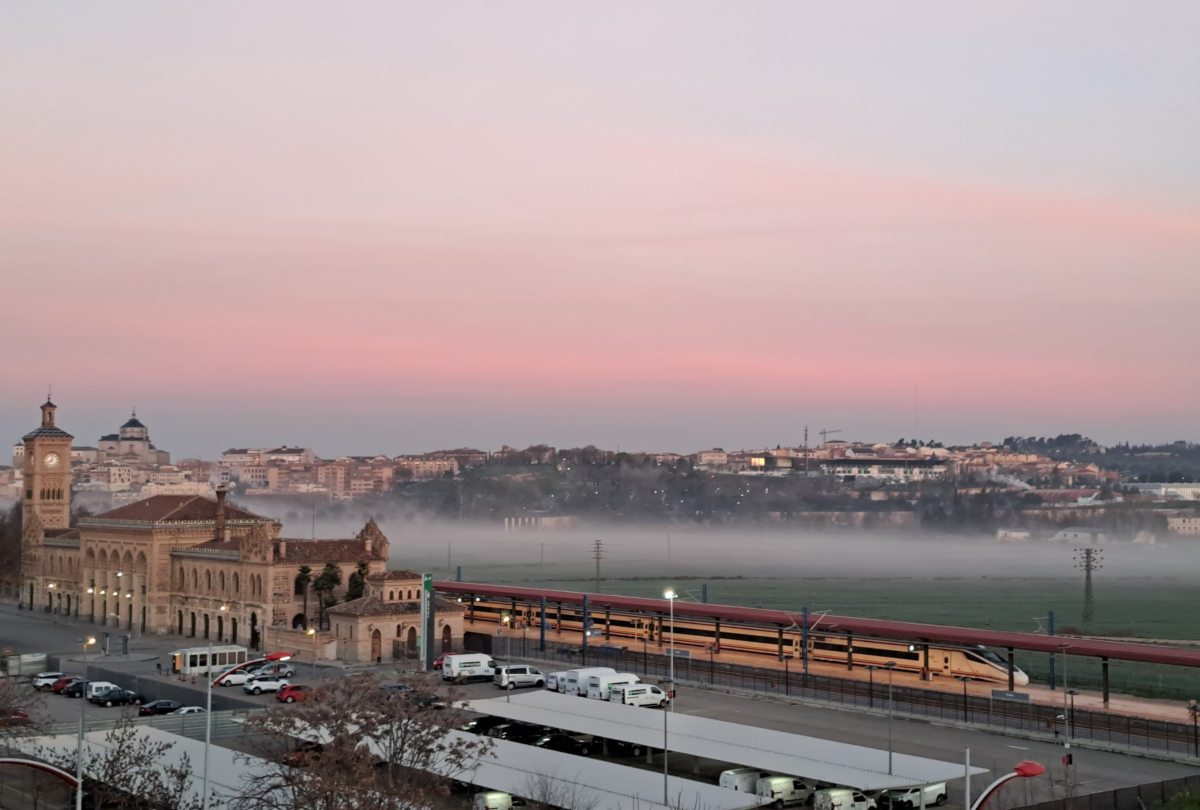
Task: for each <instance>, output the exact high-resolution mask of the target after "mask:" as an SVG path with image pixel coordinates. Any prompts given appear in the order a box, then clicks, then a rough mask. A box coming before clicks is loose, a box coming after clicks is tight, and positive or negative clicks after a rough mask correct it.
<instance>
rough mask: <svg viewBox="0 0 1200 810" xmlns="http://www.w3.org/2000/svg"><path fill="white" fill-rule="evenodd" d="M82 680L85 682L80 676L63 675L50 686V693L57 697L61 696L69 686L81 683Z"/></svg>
mask: <svg viewBox="0 0 1200 810" xmlns="http://www.w3.org/2000/svg"><path fill="white" fill-rule="evenodd" d="M81 680H83V679H82V678H80V677H79V676H78V675H63V676H62V677H61V678H59V679H58V680H57V681H55V682H54V683H52V684H50V691H51V692H53V693H54V694H56V695H57V694H60V693H61V692H62V690H64V689H66V688H67V687H68V686H70V685H71V684H73V683H75V681H81Z"/></svg>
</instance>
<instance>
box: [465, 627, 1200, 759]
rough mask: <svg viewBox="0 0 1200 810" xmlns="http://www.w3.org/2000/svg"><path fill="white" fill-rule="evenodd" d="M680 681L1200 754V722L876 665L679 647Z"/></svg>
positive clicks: (660, 668)
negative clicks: (934, 682) (770, 660)
mask: <svg viewBox="0 0 1200 810" xmlns="http://www.w3.org/2000/svg"><path fill="white" fill-rule="evenodd" d="M465 643H466V645H467V648H468V649H472V650H476V651H480V652H490V653H492V654H493V655H495V656H497V657H513V656H518V657H523V658H531V659H535V660H543V661H547V662H554V663H556V664H564V665H567V666H563V668H564V669H569V668H573V667H580V666H584V665H589V666H611V667H613V668H615V669H618V670H622V671H631V672H640V673H644V676H645V677H647V678H660V679H662V678H667V677H668V674H669V670H670V656H668V655H663V654H662V653H660V652H658V651H656V650H654V649H653V647H652V645H649V644H645V645H642V647H640V648H638V647H628V646H615V645H607V644H597V645H589V646H588V647H587V648H586V651H585V648H582V647H580V646H578V645H569V644H561V643H550V642H547V644H546V649H545V651H541V650H539V649H538V639H537V637H536V635H531V636H527V637H522V636H507V637H504V638H500V639H497V638H493V637H491V636H488V635H485V634H482V633H470V632H468V633H467V634H466V639H465ZM860 669H861V667H860ZM675 680H676V682H677V683H678V684H680V685H687V684H695V685H704V686H711V687H714V688H718V689H736V690H739V691H745V692H755V693H763V694H770V695H780V696H784V697H794V698H797V699H802V700H812V701H820V702H823V703H829V704H834V705H843V706H855V707H858V708H865V709H876V710H879V711H887V710H888V709H889V699H888V696H889V693H890V695H891V701H892V702H891V707H890V708H891V709H892V710H893V711H894V712H895V713H896V714H897V715H906V716H911V717H921V718H932V719H938V720H946V721H951V722H958V723H963V724H966V725H971V726H979V727H983V728H999V729H1005V730H1008V731H1012V732H1017V733H1019V734H1022V735H1029V736H1040V737H1045V738H1052V739H1059V740H1062V741H1064V742H1066V741H1067V740H1070V741H1072V742H1087V743H1092V744H1096V745H1101V746H1106V747H1111V748H1116V749H1128V750H1133V751H1144V752H1152V753H1156V754H1161V755H1165V756H1170V757H1175V758H1200V739H1198V735H1197V731H1198V730H1197V727H1196V725H1194V724H1188V723H1171V722H1167V721H1165V720H1148V719H1145V718H1140V717H1131V716H1127V715H1119V714H1111V713H1108V712H1096V711H1090V710H1085V709H1074V708H1073V707H1072V706H1071V703H1070V700H1069V699H1068V700H1067V702H1066V704H1065V705H1062V706H1051V705H1046V704H1038V703H1024V702H1017V701H1014V700H1006V699H998V698H993V697H982V696H979V695H971V694H962V693H957V692H945V691H940V690H934V689H920V688H914V687H911V686H902V685H896V684H891V685H889V683H888V676H887V674H886V672H885V671H884V670H878V671H875V672H874V673H873V674H872V675H870V676H869V677H868V679H867V680H858V679H851V678H836V677H830V676H828V675H812V674H809V675H805V674H804V672H803V665H802V663H801V662H800V661H798V660H792V661H787V662H785V667H784V668H783V669H763V668H760V667H752V666H746V665H742V664H728V663H721V662H719V661H716V660H715V657H714V656H712V655H709V654H708V653H705V652H703V651H700V652H699V654H693V651H691V650H687V651H685V650H677V654H676V656H675Z"/></svg>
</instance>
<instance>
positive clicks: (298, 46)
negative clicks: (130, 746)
mask: <svg viewBox="0 0 1200 810" xmlns="http://www.w3.org/2000/svg"><path fill="white" fill-rule="evenodd" d="M357 8H358V10H357V12H356V15H354V16H335V15H338V14H339V12H338V11H336V10H334V9H330V8H327V7H324V6H321V5H316V4H312V5H310V4H304V3H299V4H283V3H280V4H270V3H266V4H261V5H256V7H255V8H253V9H248V8H244V7H239V6H236V5H233V4H228V5H226V4H213V5H206V6H205V7H203V8H190V9H163V8H160V9H155V10H154V11H153V13H148V14H147V15H146V16H143V14H142V13H141V12H139V15H138V16H136V17H135V16H132V14H131V15H128V16H122V15H119V14H118V15H103V16H102V15H100V13H99V12H97V11H95V10H90V11H89V10H88V7H86V6H83V5H81V6H79V7H78V8H77V9H76V13H75V14H73V15H71V16H70V18H69V19H59V18H56V14H55V13H54V12H53V11H50V10H47V9H45V8H42V7H39V6H37V5H36V4H29V5H28V6H26V7H24V8H22V9H20V11H19V13H18V14H16V15H15V23H14V25H13V26H11V27H10V28H9V29H8V33H7V34H5V35H4V36H7V37H8V38H9V39H8V40H6V41H0V108H3V109H5V110H10V111H16V113H17V114H16V115H14V116H11V117H8V121H7V123H6V125H5V126H4V127H3V128H0V154H3V155H5V156H6V157H5V159H4V161H3V163H0V212H2V213H3V218H2V220H0V262H2V263H3V268H0V300H3V302H4V303H5V304H6V305H7V306H5V308H4V311H5V314H6V320H7V325H8V327H9V329H8V333H9V335H10V340H9V341H8V345H9V346H10V347H12V351H10V352H9V353H8V354H7V357H6V360H7V362H6V373H5V374H4V375H3V376H2V378H0V427H3V428H4V429H5V430H7V432H8V435H10V436H12V438H13V440H14V441H15V440H16V439H17V438H19V436H20V434H21V433H23V432H24V431H25V430H27V429H28V428H29V427H30V425H31V424H33V422H34V421H35V420H36V416H37V414H36V405H37V404H38V402H39V401H40V398H41V396H42V395H43V393H44V390H45V386H46V384H47V383H53V384H54V386H55V391H56V394H55V398H56V399H57V400H58V401H59V405H60V406H62V408H63V412H62V416H63V421H64V424H65V426H66V427H67V428H68V429H72V430H74V432H76V433H77V434H78V435H80V437H81V438H84V439H87V440H89V441H90V440H93V439H94V438H95V435H98V433H99V432H100V431H105V432H107V431H108V430H111V429H112V428H113V427H115V425H117V424H119V422H120V421H121V420H123V418H124V412H125V411H126V410H127V409H128V407H129V406H130V405H135V404H136V405H137V406H138V407H139V412H140V413H141V414H143V415H144V416H145V418H146V420H147V421H148V422H149V423H150V424H151V428H152V430H153V431H154V436H155V438H156V440H157V441H158V442H159V443H160V444H161V445H163V446H164V447H167V448H168V449H172V450H174V451H176V452H182V453H187V454H206V455H212V454H214V453H215V452H218V451H219V450H221V449H223V448H224V447H225V446H228V445H231V444H266V443H274V442H285V441H286V442H292V443H305V444H309V445H312V446H314V447H315V448H316V449H317V450H318V452H323V453H326V454H336V453H342V452H367V451H370V450H386V451H391V452H400V451H403V450H425V449H432V448H434V447H438V446H444V445H447V444H464V443H469V444H476V445H480V446H484V447H495V446H498V445H500V444H501V443H505V442H507V443H511V444H525V443H532V442H535V441H546V442H550V443H554V444H562V445H569V444H585V443H597V444H603V445H608V446H612V445H617V444H620V445H621V446H622V447H644V448H653V449H658V448H662V449H681V450H686V449H695V448H698V447H700V446H704V445H710V444H720V445H727V446H752V445H763V444H771V445H773V444H776V443H789V442H791V443H794V442H798V441H799V437H800V435H801V431H802V428H803V425H804V424H806V423H807V424H809V425H810V426H812V428H813V429H814V430H815V429H817V428H820V427H822V426H828V427H840V428H844V429H845V430H846V431H847V433H848V434H851V435H854V436H858V437H861V438H873V439H895V438H897V437H899V436H912V435H913V434H914V433H919V434H920V435H922V436H924V437H937V438H940V439H943V440H945V441H969V440H984V439H992V440H995V439H999V438H1002V437H1003V436H1004V435H1008V434H1012V433H1022V434H1032V433H1038V434H1041V433H1056V432H1061V431H1076V430H1079V431H1084V432H1087V433H1090V434H1092V435H1094V436H1095V437H1096V438H1098V439H1101V440H1109V441H1116V440H1123V439H1131V440H1135V441H1136V440H1160V439H1168V438H1188V439H1192V440H1196V439H1198V438H1200V436H1197V433H1196V420H1195V413H1196V407H1197V404H1198V400H1200V382H1197V379H1198V378H1197V375H1196V374H1195V373H1194V372H1193V371H1191V367H1192V366H1194V365H1195V364H1194V363H1193V362H1192V361H1191V359H1190V355H1191V353H1192V351H1193V349H1194V347H1195V346H1196V345H1197V338H1198V337H1200V328H1198V327H1197V323H1200V321H1198V319H1197V317H1196V314H1195V313H1196V311H1197V304H1198V303H1200V273H1198V272H1197V258H1200V195H1198V193H1197V190H1198V189H1200V182H1197V181H1200V170H1198V168H1197V167H1198V166H1200V155H1198V154H1197V146H1196V144H1197V143H1200V131H1198V130H1200V126H1198V120H1197V115H1198V114H1197V110H1196V107H1195V105H1194V102H1193V101H1191V100H1190V91H1189V90H1188V89H1187V87H1186V83H1183V82H1181V81H1180V77H1182V76H1186V75H1192V76H1194V75H1197V70H1196V69H1197V68H1200V58H1198V57H1197V56H1196V54H1195V49H1194V48H1192V47H1191V46H1190V45H1189V44H1188V43H1187V41H1186V38H1185V37H1183V36H1182V35H1180V34H1179V33H1178V32H1179V31H1181V30H1183V29H1184V27H1185V23H1186V24H1188V25H1190V24H1193V23H1195V22H1197V20H1196V19H1195V17H1196V13H1195V12H1194V10H1193V9H1190V8H1189V7H1188V6H1186V5H1179V6H1173V7H1171V9H1170V12H1169V13H1166V14H1164V15H1162V16H1161V17H1160V18H1159V19H1158V20H1157V21H1156V22H1155V25H1156V26H1158V27H1157V28H1153V29H1151V30H1143V31H1141V35H1140V36H1133V37H1130V36H1127V34H1129V32H1130V30H1131V29H1130V26H1143V27H1145V26H1147V25H1149V24H1148V23H1146V22H1145V21H1144V20H1140V19H1139V20H1138V21H1137V22H1136V23H1135V22H1133V21H1131V20H1129V19H1125V18H1124V17H1123V14H1124V13H1123V12H1120V11H1118V10H1110V11H1111V13H1108V14H1105V13H1100V14H1096V15H1094V19H1092V20H1091V21H1089V22H1088V23H1087V24H1086V25H1087V26H1090V29H1089V30H1088V31H1086V32H1085V33H1086V34H1088V36H1087V37H1086V38H1084V40H1083V41H1080V40H1079V39H1078V37H1080V36H1081V33H1080V31H1079V30H1078V26H1079V24H1080V18H1079V17H1078V16H1077V15H1074V16H1073V15H1072V14H1071V13H1068V12H1069V10H1068V9H1065V8H1064V9H1063V10H1059V11H1056V12H1053V13H1048V12H1045V11H1044V10H1038V11H1036V14H1037V16H1036V18H1035V17H1033V16H1032V15H1034V14H1035V7H1033V6H1029V7H1028V8H1027V9H1026V11H1027V12H1028V13H1029V14H1030V15H1031V16H1030V17H1029V18H1028V19H1027V21H1026V22H1027V23H1028V24H1026V25H1019V24H1016V23H1015V22H1014V20H1013V19H1012V18H1011V17H1006V18H1004V22H1003V23H1000V22H998V20H997V18H996V17H995V14H996V13H998V11H999V9H1000V8H1001V7H999V6H997V7H993V8H990V9H989V8H988V7H987V6H986V5H985V6H980V7H979V8H978V9H976V10H975V11H973V12H971V14H969V15H966V16H962V12H961V9H959V10H958V12H957V13H958V14H959V16H952V17H947V16H946V15H944V14H937V13H935V12H936V11H938V10H939V7H938V6H937V5H935V4H931V5H929V6H927V7H926V8H927V10H928V11H929V13H930V14H931V15H932V16H931V17H930V18H929V19H930V20H935V21H936V22H934V23H933V24H929V22H928V20H927V21H925V22H924V23H922V22H921V21H920V20H913V19H902V18H898V19H892V20H884V19H881V20H878V21H876V22H877V23H878V29H879V30H875V27H873V26H868V27H867V28H865V29H862V28H861V27H856V24H855V21H854V20H851V19H849V18H839V17H837V16H836V13H835V12H825V11H822V12H813V13H817V14H818V18H817V19H815V20H814V19H811V18H810V19H806V20H804V22H806V23H807V25H808V27H803V26H800V27H794V28H792V27H789V26H792V25H793V24H795V23H797V22H799V21H798V20H797V19H796V18H795V16H794V15H795V13H796V12H795V10H794V9H792V8H791V7H790V6H786V5H782V4H780V5H771V4H767V5H764V6H762V7H760V11H761V13H760V15H759V16H758V17H756V18H753V19H750V18H747V17H746V16H745V15H741V16H737V17H733V16H730V15H731V14H732V13H733V11H732V9H728V8H723V7H721V6H716V5H714V6H707V5H701V6H691V5H689V6H687V7H685V6H682V5H681V6H677V7H672V6H666V5H664V6H661V7H657V8H655V9H645V8H642V7H640V6H637V5H627V6H618V7H613V8H612V10H611V13H610V14H606V15H604V16H603V17H600V16H598V15H596V14H595V12H594V11H586V10H582V9H576V10H569V9H558V8H554V7H549V6H545V7H543V6H534V5H523V4H517V5H516V6H514V7H512V9H511V11H506V12H500V11H498V10H497V9H495V8H492V7H490V6H472V7H471V8H473V9H474V11H475V12H477V13H475V14H471V15H464V14H463V13H458V14H456V13H454V12H451V11H447V10H444V9H443V10H440V11H437V12H434V11H428V10H426V11H423V12H420V13H417V12H412V11H411V10H407V11H405V12H400V11H398V10H397V9H396V8H394V7H392V6H390V5H386V4H380V5H371V4H365V5H363V6H360V7H357ZM949 8H951V6H942V7H940V9H941V10H943V11H944V10H945V9H949ZM953 8H955V9H958V8H959V7H957V6H954V7H953ZM143 11H144V10H143ZM809 11H810V12H812V10H811V9H810V10H809ZM888 13H890V12H881V14H888ZM589 15H591V16H589ZM820 15H824V16H823V17H822V16H820ZM830 15H834V16H830ZM685 20H686V25H682V26H680V25H679V23H680V22H681V21H685ZM788 32H791V33H788ZM852 33H853V34H854V36H851V34H852ZM1135 33H1136V29H1135ZM838 42H843V43H850V42H853V43H854V45H853V47H849V48H842V49H839V48H837V47H836V43H838ZM1064 43H1069V44H1071V46H1072V47H1071V49H1069V50H1067V51H1065V52H1064V51H1063V48H1062V46H1063V45H1064ZM914 391H916V392H917V402H916V403H915V402H914ZM914 405H916V407H914Z"/></svg>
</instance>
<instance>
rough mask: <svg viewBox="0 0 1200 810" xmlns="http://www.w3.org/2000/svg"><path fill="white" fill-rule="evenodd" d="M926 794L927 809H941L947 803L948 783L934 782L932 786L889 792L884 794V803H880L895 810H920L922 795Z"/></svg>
mask: <svg viewBox="0 0 1200 810" xmlns="http://www.w3.org/2000/svg"><path fill="white" fill-rule="evenodd" d="M922 792H923V793H924V794H925V804H924V806H925V807H941V806H942V805H943V804H945V803H946V783H945V782H934V783H933V784H932V785H922V786H921V787H910V788H899V789H898V790H889V791H887V792H886V793H884V794H883V799H884V801H882V802H880V804H882V805H883V806H884V807H891V808H895V810H908V809H909V808H912V809H913V810H919V808H920V807H921V806H922V804H921V794H922Z"/></svg>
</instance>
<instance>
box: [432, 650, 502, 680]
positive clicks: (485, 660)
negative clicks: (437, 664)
mask: <svg viewBox="0 0 1200 810" xmlns="http://www.w3.org/2000/svg"><path fill="white" fill-rule="evenodd" d="M495 674H496V662H495V661H493V660H492V657H491V656H490V655H487V654H486V653H462V654H460V655H447V656H446V657H445V658H444V659H443V660H442V680H443V681H460V682H462V683H466V682H467V681H490V680H491V679H492V677H493V676H494V675H495Z"/></svg>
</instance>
